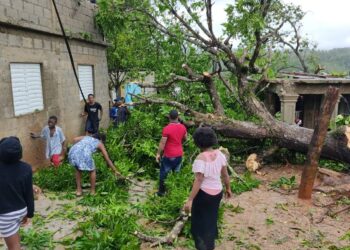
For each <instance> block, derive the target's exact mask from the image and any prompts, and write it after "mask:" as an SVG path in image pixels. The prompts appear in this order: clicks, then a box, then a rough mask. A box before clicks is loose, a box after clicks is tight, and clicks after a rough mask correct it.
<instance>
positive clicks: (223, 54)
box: [107, 0, 350, 163]
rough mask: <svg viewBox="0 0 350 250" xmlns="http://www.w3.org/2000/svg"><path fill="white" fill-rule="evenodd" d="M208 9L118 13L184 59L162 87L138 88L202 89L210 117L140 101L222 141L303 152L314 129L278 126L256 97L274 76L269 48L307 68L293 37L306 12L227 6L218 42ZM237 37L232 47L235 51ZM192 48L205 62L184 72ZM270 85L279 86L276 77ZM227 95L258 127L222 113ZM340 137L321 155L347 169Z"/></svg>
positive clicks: (156, 5) (262, 1)
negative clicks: (286, 51)
mask: <svg viewBox="0 0 350 250" xmlns="http://www.w3.org/2000/svg"><path fill="white" fill-rule="evenodd" d="M213 4H214V2H213V1H212V0H205V1H203V0H200V1H199V0H194V1H186V0H185V1H170V0H156V1H152V4H150V2H149V1H145V0H137V1H135V4H134V5H133V6H131V5H130V6H127V7H125V8H126V11H127V13H130V15H133V18H132V19H133V22H134V23H137V22H139V23H140V25H141V26H142V27H148V28H149V27H151V28H152V32H153V33H154V32H156V31H157V32H158V33H157V34H158V35H157V36H156V37H157V39H158V40H159V39H160V38H159V37H162V38H163V39H164V40H162V42H163V43H169V44H171V43H176V42H177V43H180V44H181V45H182V46H183V47H184V53H183V54H181V55H179V57H183V62H185V63H186V64H184V65H183V66H182V71H181V70H180V69H178V68H176V70H175V69H174V72H177V74H175V73H173V74H171V75H170V77H169V80H168V81H165V82H166V83H164V81H163V82H162V83H161V82H159V83H157V84H156V85H151V84H141V86H142V87H147V88H150V87H152V88H156V89H157V90H158V91H159V92H162V93H165V92H167V93H172V91H173V88H174V86H176V85H177V84H182V85H185V86H194V85H197V86H201V87H203V90H204V91H206V93H207V95H208V96H209V101H210V104H211V106H212V109H210V110H213V112H211V111H210V112H211V113H206V112H207V110H203V109H202V110H200V111H199V109H198V107H196V108H193V106H194V105H192V103H191V100H187V102H184V103H182V102H177V101H172V100H170V99H171V98H175V99H176V97H174V95H172V94H170V95H169V96H168V97H167V98H164V99H157V98H146V97H140V99H141V102H143V103H150V104H151V103H152V104H166V105H170V106H174V107H176V108H178V109H180V110H182V111H184V112H186V113H187V114H190V115H191V116H192V118H193V119H192V120H193V122H194V124H196V125H199V124H207V125H210V126H212V127H213V128H215V129H216V131H217V132H218V133H220V134H221V135H223V136H225V137H229V138H240V139H273V140H274V141H275V142H276V143H277V144H278V145H279V146H280V147H285V148H288V149H291V150H295V151H299V152H303V153H306V152H307V150H308V146H309V144H310V141H311V138H312V135H313V130H312V129H307V128H303V127H298V126H293V125H289V124H286V123H284V122H281V121H279V120H277V119H276V118H275V117H274V116H273V115H272V114H271V113H270V112H269V111H268V110H267V108H266V107H265V105H264V103H263V102H262V101H261V99H259V97H258V95H259V93H263V92H264V91H265V90H266V89H267V88H268V86H269V82H271V79H269V78H268V76H269V74H270V72H271V71H277V69H276V68H274V67H273V62H274V56H275V55H276V54H278V53H274V50H275V51H276V49H275V48H278V49H283V48H285V47H286V46H287V47H289V48H290V49H291V51H292V52H294V53H295V54H296V55H297V57H298V59H299V61H300V64H301V68H302V69H303V71H304V72H307V71H309V70H310V67H309V66H308V65H307V63H306V62H305V61H304V57H303V56H302V55H301V54H302V53H303V51H305V48H306V47H307V41H306V40H303V39H301V37H300V27H301V19H302V18H303V16H304V15H305V13H304V12H303V11H302V10H301V9H300V7H298V6H294V5H291V4H286V3H284V2H283V1H280V0H277V1H274V0H253V1H244V0H237V1H234V3H233V4H231V5H228V6H227V8H226V15H227V21H226V22H225V23H224V25H223V35H219V36H218V35H217V34H216V32H215V30H214V29H213V19H214V18H215V17H214V16H213V12H212V9H213V8H212V7H213ZM107 13H109V12H107ZM110 13H113V9H111V11H110ZM203 13H204V14H203ZM153 33H152V34H153ZM237 39H239V40H238V43H239V45H238V46H237V47H234V44H237ZM158 40H155V43H158ZM191 48H192V49H193V50H194V51H196V52H195V53H197V54H198V57H200V56H201V55H202V54H205V55H206V59H205V60H207V63H203V64H202V65H203V66H202V69H199V68H200V67H198V64H197V65H196V67H193V68H191V66H194V64H196V62H197V61H196V60H192V59H189V57H188V51H189V50H190V49H191ZM278 51H280V50H278ZM161 52H162V53H165V54H166V53H167V51H161ZM169 53H170V52H169ZM177 58H178V57H177ZM191 63H192V64H191ZM209 65H212V67H210V66H209ZM194 68H195V69H194ZM208 69H210V70H208ZM311 71H312V72H314V71H317V70H314V71H313V70H311ZM272 81H273V82H274V84H276V83H278V82H279V81H280V82H281V83H282V82H283V79H274V80H272ZM223 88H225V90H226V92H225V93H223V91H222V89H223ZM227 96H228V97H229V98H231V99H234V100H236V101H237V103H239V104H240V106H241V107H242V108H243V109H244V110H245V111H246V113H249V114H251V115H253V116H254V117H256V118H257V119H258V120H259V121H258V122H257V123H253V122H246V121H238V120H234V119H232V118H230V117H229V116H228V112H227V109H229V108H230V107H227V106H226V105H225V102H224V98H227ZM226 100H227V99H226ZM206 104H207V103H206ZM345 132H346V129H345V128H339V129H338V130H337V131H335V132H331V133H328V134H327V136H326V139H325V143H324V147H323V149H322V153H321V156H322V157H325V158H329V159H333V160H337V161H342V162H346V163H350V154H349V153H350V152H349V149H348V147H347V144H348V139H347V136H346V134H345Z"/></svg>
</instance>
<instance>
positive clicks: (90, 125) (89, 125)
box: [85, 119, 100, 134]
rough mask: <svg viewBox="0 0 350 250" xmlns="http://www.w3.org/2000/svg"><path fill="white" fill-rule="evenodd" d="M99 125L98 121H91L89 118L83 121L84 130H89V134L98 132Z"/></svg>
mask: <svg viewBox="0 0 350 250" xmlns="http://www.w3.org/2000/svg"><path fill="white" fill-rule="evenodd" d="M99 125H100V122H99V121H91V120H90V119H87V120H86V123H85V131H87V132H89V133H90V134H95V133H98V127H99Z"/></svg>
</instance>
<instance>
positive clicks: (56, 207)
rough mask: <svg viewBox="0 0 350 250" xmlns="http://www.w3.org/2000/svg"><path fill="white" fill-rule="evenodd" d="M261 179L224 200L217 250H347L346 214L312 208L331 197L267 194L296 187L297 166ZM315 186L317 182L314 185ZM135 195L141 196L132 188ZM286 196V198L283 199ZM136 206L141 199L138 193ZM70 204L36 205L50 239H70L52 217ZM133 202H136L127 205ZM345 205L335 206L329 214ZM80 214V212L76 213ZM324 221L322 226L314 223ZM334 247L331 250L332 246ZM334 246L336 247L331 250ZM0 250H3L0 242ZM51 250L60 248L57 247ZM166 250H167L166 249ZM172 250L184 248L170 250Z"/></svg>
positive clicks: (68, 229)
mask: <svg viewBox="0 0 350 250" xmlns="http://www.w3.org/2000/svg"><path fill="white" fill-rule="evenodd" d="M262 171H263V172H264V173H266V175H264V176H260V175H256V178H258V179H260V180H261V182H262V183H261V185H260V186H259V188H257V189H254V190H253V191H250V192H245V193H243V194H241V195H237V196H234V197H233V198H232V199H231V200H229V201H225V203H226V207H227V208H226V209H225V214H224V223H223V228H222V230H221V236H222V237H221V240H220V241H218V242H217V248H216V249H217V250H235V249H237V250H238V249H242V250H243V249H247V250H256V249H262V250H265V249H266V250H274V249H281V248H283V249H286V250H289V249H291V250H297V249H334V250H336V249H338V248H340V247H343V248H342V249H349V250H350V241H346V240H341V239H340V238H341V236H343V235H344V234H345V233H346V232H349V230H350V216H349V215H350V212H349V211H347V212H344V213H340V214H339V215H338V216H336V217H334V218H332V217H329V216H325V213H326V212H327V208H324V207H319V206H315V205H314V204H318V205H321V204H330V203H331V202H332V198H331V197H328V196H326V195H325V194H323V193H320V192H315V193H314V195H313V200H312V201H311V202H303V201H300V200H299V199H298V198H297V194H296V190H292V191H291V192H290V193H287V192H285V191H284V193H283V194H282V193H280V192H276V191H273V190H271V187H270V184H271V182H273V181H276V180H278V179H279V178H280V177H282V176H284V177H288V178H289V177H292V176H295V177H296V182H297V183H299V180H300V175H301V167H298V166H290V165H289V166H284V167H279V166H278V167H274V166H269V167H265V168H263V170H262ZM316 185H319V183H316ZM132 189H135V190H134V192H137V193H142V192H140V191H141V190H138V189H137V187H133V188H132ZM285 193H286V194H285ZM139 195H140V197H138V199H137V202H140V201H142V200H143V199H144V195H142V194H139ZM73 202H74V200H57V199H52V198H51V199H50V195H47V194H45V195H42V196H40V198H39V200H37V201H36V211H37V213H38V214H39V215H40V216H42V217H45V218H47V217H48V216H49V217H52V219H51V220H50V223H48V224H46V225H45V228H46V229H47V230H49V231H51V232H54V240H55V241H56V240H60V239H62V237H64V236H67V235H71V234H74V227H75V226H76V224H77V223H78V222H77V221H73V220H72V221H69V220H67V219H62V218H60V217H57V218H56V217H55V214H57V213H60V212H62V211H64V207H65V206H66V205H69V204H72V203H73ZM130 202H135V201H130ZM343 207H344V205H343V206H342V205H339V206H335V207H334V208H333V210H334V211H338V210H340V209H341V208H343ZM81 209H83V208H81ZM321 218H324V220H323V221H322V222H321V223H318V221H319V220H320V219H321ZM332 246H333V248H330V247H332ZM335 247H337V248H335ZM0 249H4V246H3V245H2V244H1V241H0ZM56 249H64V248H63V247H62V246H57V247H56ZM141 249H143V250H145V249H150V248H149V247H148V244H142V247H141ZM166 249H168V248H167V247H166ZM174 249H177V250H180V249H184V248H174Z"/></svg>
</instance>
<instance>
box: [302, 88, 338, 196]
mask: <svg viewBox="0 0 350 250" xmlns="http://www.w3.org/2000/svg"><path fill="white" fill-rule="evenodd" d="M338 98H339V89H338V88H335V87H329V88H328V90H327V93H326V95H325V97H324V100H323V103H322V106H321V112H320V116H319V119H318V122H317V124H316V128H315V131H314V134H313V136H312V139H311V143H310V146H309V151H308V154H307V159H306V164H305V167H304V170H303V173H302V176H301V183H300V187H299V195H298V196H299V198H301V199H311V195H312V189H313V186H314V182H315V178H316V175H317V169H318V161H319V159H320V156H321V152H322V147H323V143H324V142H325V139H326V135H327V130H328V126H329V122H330V119H331V116H332V113H333V110H334V108H335V105H336V104H337V100H338Z"/></svg>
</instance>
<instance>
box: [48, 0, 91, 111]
mask: <svg viewBox="0 0 350 250" xmlns="http://www.w3.org/2000/svg"><path fill="white" fill-rule="evenodd" d="M52 4H53V6H54V8H55V12H56V16H57V19H58V23H59V24H60V28H61V31H62V35H63V38H64V41H65V43H66V47H67V50H68V54H69V58H70V62H71V64H72V68H73V72H74V76H75V79H76V81H77V83H78V87H79V90H80V93H81V95H82V97H83V100H84V102H85V104H87V102H86V98H85V96H84V93H83V90H82V88H81V85H80V82H79V77H78V74H77V70H76V68H75V63H74V58H73V55H72V51H71V49H70V45H69V41H68V37H67V35H66V32H65V31H64V27H63V24H62V21H61V17H60V14H59V12H58V9H57V5H56V2H55V0H52Z"/></svg>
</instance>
